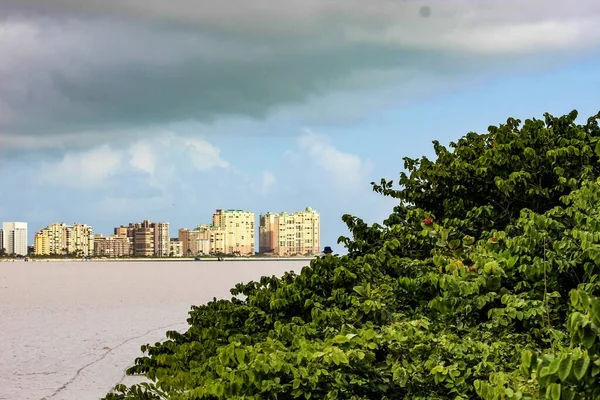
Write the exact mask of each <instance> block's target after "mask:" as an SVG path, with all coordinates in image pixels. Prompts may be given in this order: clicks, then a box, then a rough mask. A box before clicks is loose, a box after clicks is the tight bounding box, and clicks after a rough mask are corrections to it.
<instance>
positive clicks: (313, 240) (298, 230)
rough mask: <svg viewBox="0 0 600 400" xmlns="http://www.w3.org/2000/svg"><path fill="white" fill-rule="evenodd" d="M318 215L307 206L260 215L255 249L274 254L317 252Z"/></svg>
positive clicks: (319, 223) (318, 248) (291, 254)
mask: <svg viewBox="0 0 600 400" xmlns="http://www.w3.org/2000/svg"><path fill="white" fill-rule="evenodd" d="M320 246H321V217H320V215H319V213H318V212H316V211H315V210H313V209H312V208H310V207H307V208H306V209H305V210H303V211H298V212H295V213H293V214H288V213H285V212H282V213H271V212H269V213H266V214H261V215H260V226H259V252H260V253H263V254H273V255H276V256H282V257H285V256H313V255H317V254H319V253H320Z"/></svg>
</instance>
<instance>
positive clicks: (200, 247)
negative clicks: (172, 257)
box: [178, 225, 225, 257]
mask: <svg viewBox="0 0 600 400" xmlns="http://www.w3.org/2000/svg"><path fill="white" fill-rule="evenodd" d="M223 238H224V234H223V230H222V229H221V228H218V227H215V226H212V225H200V226H198V227H197V228H196V229H193V230H190V229H179V237H178V239H179V242H181V246H182V252H183V255H184V256H186V257H191V256H197V255H201V254H222V253H224V252H225V251H224V250H225V247H224V242H223Z"/></svg>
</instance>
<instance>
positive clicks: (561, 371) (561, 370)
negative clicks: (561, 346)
mask: <svg viewBox="0 0 600 400" xmlns="http://www.w3.org/2000/svg"><path fill="white" fill-rule="evenodd" d="M572 367H573V360H572V359H571V355H569V354H567V355H566V356H565V357H564V358H562V359H561V360H560V366H559V367H558V377H559V378H560V380H561V381H563V382H564V381H566V380H567V379H568V378H569V375H570V374H571V368H572Z"/></svg>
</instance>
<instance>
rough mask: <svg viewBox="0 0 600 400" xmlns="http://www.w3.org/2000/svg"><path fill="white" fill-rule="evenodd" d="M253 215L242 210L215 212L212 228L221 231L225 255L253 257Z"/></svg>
mask: <svg viewBox="0 0 600 400" xmlns="http://www.w3.org/2000/svg"><path fill="white" fill-rule="evenodd" d="M254 222H255V215H254V213H252V212H249V211H244V210H217V211H216V212H215V213H214V214H213V226H215V227H217V228H220V229H221V230H222V231H223V247H224V251H223V253H225V254H236V255H240V256H249V255H254V254H255V250H254V241H255V239H254Z"/></svg>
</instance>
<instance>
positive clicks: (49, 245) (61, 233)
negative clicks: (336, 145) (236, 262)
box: [0, 207, 321, 257]
mask: <svg viewBox="0 0 600 400" xmlns="http://www.w3.org/2000/svg"><path fill="white" fill-rule="evenodd" d="M320 218H321V216H320V214H319V213H318V212H317V211H315V210H313V209H312V208H311V207H306V208H304V209H303V210H299V211H294V212H277V213H274V212H271V211H269V212H267V213H264V214H259V215H258V216H257V215H256V214H255V213H253V212H250V211H246V210H235V209H217V210H216V211H215V212H214V213H213V215H212V221H211V223H200V224H198V225H197V227H196V228H192V229H189V228H175V229H174V230H173V231H171V230H170V228H171V225H170V223H169V222H152V221H150V220H143V221H142V222H129V223H128V224H127V225H119V226H117V227H114V228H113V233H112V234H109V235H106V236H105V235H103V234H101V233H98V232H97V231H94V229H93V227H92V226H90V225H88V224H85V223H81V222H77V223H73V224H72V225H68V224H66V223H64V222H53V223H51V224H49V225H47V226H45V227H41V228H40V229H38V230H34V233H33V239H32V240H31V247H33V253H32V254H34V255H38V256H43V255H61V254H63V255H75V256H82V257H84V256H109V257H112V256H118V257H122V256H137V257H149V256H155V257H169V256H171V257H172V256H176V257H177V256H196V255H202V254H204V255H207V254H237V255H254V254H258V253H260V254H271V255H276V256H298V255H315V254H319V253H320V246H321V242H320V235H321V232H320ZM267 219H268V222H267ZM257 220H258V225H257V224H256V222H257ZM15 224H16V225H15ZM19 224H21V225H19ZM15 226H17V227H22V226H24V233H22V234H21V236H20V237H21V238H26V237H27V223H6V222H5V223H3V227H4V229H2V230H0V245H2V244H3V243H4V242H3V240H4V239H3V237H7V238H8V235H4V232H9V229H8V228H9V227H12V229H14V227H15ZM21 242H23V240H21ZM192 242H193V243H192ZM28 245H29V241H28V240H26V241H25V242H24V244H22V246H23V248H24V249H27V248H28ZM0 248H2V247H0ZM5 248H6V249H7V252H6V253H7V254H13V252H12V251H11V250H12V249H13V248H14V246H12V247H5ZM27 254H28V252H27V251H26V250H25V253H24V254H19V253H17V255H27Z"/></svg>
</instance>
